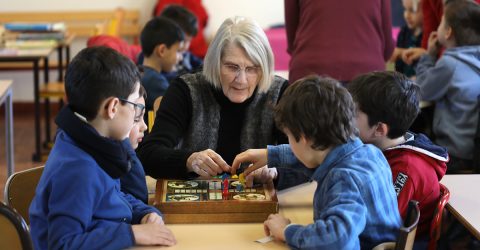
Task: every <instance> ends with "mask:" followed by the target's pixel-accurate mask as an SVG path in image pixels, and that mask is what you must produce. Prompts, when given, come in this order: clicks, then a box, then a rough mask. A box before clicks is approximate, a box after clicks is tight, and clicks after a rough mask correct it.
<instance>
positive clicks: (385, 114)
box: [348, 71, 448, 241]
mask: <svg viewBox="0 0 480 250" xmlns="http://www.w3.org/2000/svg"><path fill="white" fill-rule="evenodd" d="M348 90H349V91H350V94H352V97H353V100H354V101H355V103H356V105H357V127H358V129H359V130H360V139H361V140H362V141H363V143H371V144H373V145H375V146H377V147H378V148H380V149H381V150H382V151H383V154H384V155H385V157H386V158H387V161H388V163H389V164H390V168H391V169H392V174H393V184H394V188H395V191H396V193H397V199H398V208H399V210H400V214H401V216H402V218H403V219H405V217H406V216H407V210H408V202H409V201H410V200H416V201H419V207H420V221H419V222H418V228H417V234H416V239H417V241H418V240H420V241H422V240H423V241H427V240H428V238H429V237H428V236H429V235H428V234H429V232H430V224H431V222H432V219H433V215H434V213H435V209H436V207H437V204H438V199H439V197H440V185H439V181H440V180H441V179H442V177H443V176H444V175H445V172H446V170H447V166H446V162H447V161H448V154H447V151H446V149H445V148H443V147H440V146H437V145H435V144H433V143H432V142H431V141H430V140H429V139H428V138H427V137H426V136H424V135H422V134H413V133H409V132H407V130H408V128H409V127H410V125H411V124H412V123H413V121H414V120H415V118H416V117H417V114H418V113H419V112H420V107H419V101H420V88H419V87H418V86H417V85H416V84H415V83H414V82H413V81H411V80H409V79H408V78H407V77H406V76H404V75H402V74H400V73H397V72H387V71H386V72H372V73H367V74H364V75H360V76H358V77H357V78H355V79H353V81H352V82H350V83H349V85H348Z"/></svg>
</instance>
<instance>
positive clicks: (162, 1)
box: [153, 0, 208, 59]
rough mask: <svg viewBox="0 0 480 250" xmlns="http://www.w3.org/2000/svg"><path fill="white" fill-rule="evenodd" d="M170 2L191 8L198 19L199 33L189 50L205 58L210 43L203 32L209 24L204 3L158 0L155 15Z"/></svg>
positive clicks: (184, 0) (198, 1)
mask: <svg viewBox="0 0 480 250" xmlns="http://www.w3.org/2000/svg"><path fill="white" fill-rule="evenodd" d="M169 4H178V5H181V6H184V7H185V8H187V9H188V10H190V11H191V12H192V13H193V14H195V16H196V17H197V19H198V33H197V35H196V36H195V37H194V38H193V39H192V42H191V43H190V49H189V51H190V52H192V54H194V55H195V56H197V57H200V58H202V59H203V58H204V57H205V54H207V49H208V45H207V42H206V40H205V36H204V34H203V32H204V30H205V27H206V26H207V21H208V13H207V10H206V9H205V7H204V6H203V5H202V0H158V2H157V5H156V6H155V9H154V12H153V13H154V16H158V15H160V13H161V12H162V10H163V9H164V8H165V7H166V6H167V5H169Z"/></svg>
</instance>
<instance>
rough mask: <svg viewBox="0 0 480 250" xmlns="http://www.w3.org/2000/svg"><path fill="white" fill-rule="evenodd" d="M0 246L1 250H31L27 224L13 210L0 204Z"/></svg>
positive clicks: (31, 245)
mask: <svg viewBox="0 0 480 250" xmlns="http://www.w3.org/2000/svg"><path fill="white" fill-rule="evenodd" d="M0 232H2V233H0V246H2V249H12V250H16V249H23V250H30V249H33V244H32V239H31V238H30V232H29V230H28V226H27V223H26V222H25V220H24V219H23V218H22V216H20V215H19V214H18V213H17V212H16V211H15V210H14V209H12V208H10V207H8V206H6V205H5V204H3V202H0Z"/></svg>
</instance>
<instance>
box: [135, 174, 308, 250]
mask: <svg viewBox="0 0 480 250" xmlns="http://www.w3.org/2000/svg"><path fill="white" fill-rule="evenodd" d="M316 186H317V184H316V183H315V182H313V183H308V184H304V185H300V186H297V187H295V188H291V189H288V190H285V191H281V192H279V193H278V197H277V198H278V202H279V204H280V213H281V214H283V215H284V216H286V217H287V218H290V219H291V220H292V222H293V223H297V224H304V225H306V224H309V223H312V222H313V205H312V204H313V203H312V201H313V193H314V191H315V188H316ZM168 228H169V229H170V230H172V232H173V234H174V235H175V238H176V239H177V245H175V246H173V247H169V248H167V249H172V250H175V249H229V250H233V249H288V246H287V245H286V244H285V243H283V242H278V241H271V242H268V243H265V244H261V243H257V242H255V240H258V239H260V238H263V237H265V233H264V232H263V224H262V223H235V224H170V225H168ZM133 249H165V248H161V247H155V246H153V247H134V248H133Z"/></svg>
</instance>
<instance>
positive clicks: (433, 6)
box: [422, 0, 480, 49]
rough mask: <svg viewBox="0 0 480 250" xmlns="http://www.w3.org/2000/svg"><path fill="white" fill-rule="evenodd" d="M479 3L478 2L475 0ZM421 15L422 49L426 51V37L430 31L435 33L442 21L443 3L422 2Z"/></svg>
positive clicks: (431, 0)
mask: <svg viewBox="0 0 480 250" xmlns="http://www.w3.org/2000/svg"><path fill="white" fill-rule="evenodd" d="M476 2H477V3H480V0H476ZM422 13H423V38H422V47H423V48H424V49H427V46H428V37H429V36H430V33H432V31H436V30H437V28H438V26H439V25H440V21H442V15H443V3H442V0H422Z"/></svg>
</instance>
